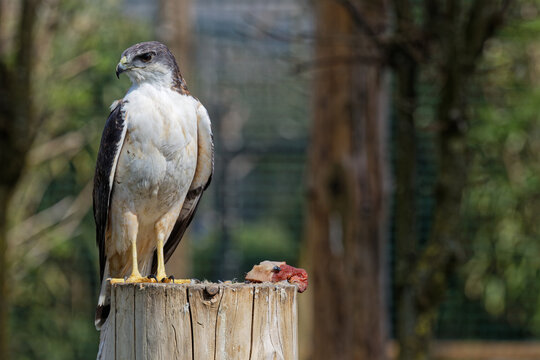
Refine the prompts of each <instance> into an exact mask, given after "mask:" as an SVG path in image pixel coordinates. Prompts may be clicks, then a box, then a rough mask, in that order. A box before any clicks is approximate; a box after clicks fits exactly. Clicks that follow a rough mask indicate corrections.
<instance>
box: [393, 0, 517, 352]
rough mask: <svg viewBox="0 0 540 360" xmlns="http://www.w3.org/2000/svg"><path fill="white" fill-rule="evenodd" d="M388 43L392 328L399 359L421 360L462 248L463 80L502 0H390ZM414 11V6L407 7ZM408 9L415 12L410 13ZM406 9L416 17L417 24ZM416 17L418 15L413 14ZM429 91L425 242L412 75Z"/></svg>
mask: <svg viewBox="0 0 540 360" xmlns="http://www.w3.org/2000/svg"><path fill="white" fill-rule="evenodd" d="M393 3H394V4H393V5H394V6H393V9H394V11H395V19H396V27H395V29H396V30H395V34H394V36H393V38H392V41H390V42H388V44H387V45H388V49H389V52H388V53H389V55H390V58H389V61H390V63H391V64H392V65H393V67H394V69H395V75H396V85H397V86H396V103H397V106H396V121H397V126H396V128H397V137H398V138H397V142H396V146H397V149H396V151H397V154H396V161H397V163H396V181H395V182H396V190H397V192H396V244H395V248H396V273H395V279H396V291H395V303H396V311H397V323H396V333H397V338H398V342H399V345H400V354H399V358H400V359H401V360H411V359H414V360H418V359H427V358H429V352H428V347H429V341H430V340H431V337H432V336H433V327H434V324H435V321H436V319H437V311H438V307H439V305H440V304H441V302H442V301H443V299H444V295H445V291H446V288H447V283H448V279H449V277H450V276H451V275H452V274H453V273H454V271H455V269H456V265H457V260H458V258H459V256H458V255H459V254H462V253H463V246H464V239H463V237H462V234H461V226H460V210H461V199H462V194H463V190H464V189H465V186H466V182H467V170H468V167H467V165H468V162H467V160H468V159H467V144H466V131H467V128H468V125H467V117H466V114H467V111H468V105H469V102H468V95H470V92H469V89H470V86H471V82H470V79H471V77H472V76H473V75H475V73H476V69H477V65H478V63H479V62H480V60H481V54H482V50H483V46H484V43H485V42H486V40H488V39H489V38H490V37H491V36H492V35H493V33H494V32H495V30H496V29H497V28H498V27H499V26H500V25H501V23H502V19H503V15H504V14H505V10H506V8H507V7H508V4H509V1H490V0H476V1H473V2H470V3H467V4H465V3H462V2H461V1H457V0H453V1H437V0H425V1H423V2H422V3H420V4H418V3H417V4H414V3H412V2H411V1H409V0H393ZM415 6H416V7H417V9H414V7H415ZM415 10H417V11H416V12H415ZM413 14H422V17H421V21H420V22H419V21H418V20H419V19H417V18H414V15H413ZM416 16H418V15H416ZM420 73H422V74H424V75H425V79H424V80H423V81H426V80H427V81H429V82H430V84H429V85H430V88H435V91H434V92H433V95H432V96H433V97H434V98H435V97H436V100H437V101H436V105H435V106H434V108H433V113H434V118H433V121H432V124H433V125H432V130H433V131H434V141H435V144H436V149H437V153H436V154H435V161H436V164H437V169H438V173H437V180H436V183H435V194H434V197H435V207H434V214H433V222H432V226H431V232H430V235H429V237H428V240H427V243H425V244H420V242H419V234H418V231H417V229H416V225H415V224H416V216H417V215H416V213H415V210H414V209H415V207H416V203H415V196H416V195H415V190H416V186H417V184H415V174H416V171H417V170H416V166H415V164H416V144H415V134H416V130H415V127H416V122H417V116H418V115H417V113H416V112H415V109H416V102H417V99H416V98H417V96H418V93H419V92H420V88H421V85H422V83H421V81H420V80H419V74H420Z"/></svg>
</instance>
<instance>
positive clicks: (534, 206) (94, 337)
mask: <svg viewBox="0 0 540 360" xmlns="http://www.w3.org/2000/svg"><path fill="white" fill-rule="evenodd" d="M539 10H540V1H538V0H467V1H464V0H386V1H380V0H311V1H309V0H273V1H262V0H227V1H224V0H198V1H189V0H176V1H175V0H161V1H155V2H149V1H144V0H115V1H105V0H20V1H18V0H0V359H93V358H95V356H96V353H97V345H98V336H99V333H98V332H97V331H96V330H95V328H94V321H93V318H94V309H95V305H96V302H97V296H98V290H99V272H98V255H97V248H96V245H95V228H94V221H93V216H92V198H91V193H92V184H93V182H92V178H93V172H94V165H95V161H96V155H97V151H98V146H99V140H100V136H101V131H102V129H103V126H104V123H105V120H106V118H107V116H108V107H109V105H110V104H111V103H112V102H113V101H114V100H115V99H119V98H121V97H122V96H123V95H124V94H125V92H126V91H127V89H128V88H129V86H130V84H129V80H128V79H127V78H126V77H121V79H120V80H117V79H116V77H115V74H114V69H115V66H116V64H117V62H118V61H119V57H120V54H121V53H122V51H123V50H124V49H126V48H127V47H129V46H130V45H132V44H134V43H136V42H141V41H148V40H154V39H156V40H159V41H162V42H164V43H166V44H167V45H168V46H169V47H170V48H171V50H172V51H173V53H174V54H175V55H176V57H177V60H178V63H179V66H180V68H181V71H182V73H183V75H184V77H185V78H186V80H187V83H188V86H189V88H190V91H191V93H192V94H194V96H196V97H197V98H198V99H200V100H201V102H202V103H203V104H204V105H205V106H206V108H207V109H208V112H209V114H210V117H211V119H212V121H213V130H214V135H215V145H216V159H215V164H216V165H215V172H214V177H213V180H212V184H211V186H210V187H209V189H208V190H207V191H206V192H205V195H204V196H203V201H202V204H201V206H200V207H199V210H198V212H197V215H196V216H195V219H194V222H193V223H192V225H191V226H190V230H189V231H188V234H187V235H186V237H185V238H184V240H183V241H182V243H181V245H180V246H179V248H178V250H177V251H176V253H175V255H174V256H173V258H172V259H171V261H170V262H169V264H168V272H171V273H173V274H174V275H175V276H176V277H190V278H198V279H208V280H211V281H218V280H230V279H236V280H238V281H243V277H244V275H245V273H246V272H247V271H248V270H249V269H250V268H251V267H252V266H253V265H254V264H256V263H258V262H260V261H262V260H267V259H269V260H285V261H287V263H289V264H291V265H294V266H298V267H304V268H306V269H307V271H308V273H309V275H310V286H309V288H308V290H307V292H305V293H304V294H301V295H300V296H299V312H300V331H299V343H300V358H301V359H302V360H307V359H390V358H392V359H401V360H408V359H539V358H540V341H538V338H539V336H540V296H539V294H540V281H539V279H540V221H538V216H539V215H538V214H539V213H540V118H539V115H538V114H539V110H540V85H539V80H540V17H539V14H538V11H539Z"/></svg>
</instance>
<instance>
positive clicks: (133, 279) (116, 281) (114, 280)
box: [109, 276, 191, 284]
mask: <svg viewBox="0 0 540 360" xmlns="http://www.w3.org/2000/svg"><path fill="white" fill-rule="evenodd" d="M109 282H110V283H111V284H127V283H158V282H160V283H170V284H189V283H191V280H190V279H172V278H162V279H161V281H157V280H156V278H155V277H153V276H152V277H142V276H138V277H137V276H130V277H128V278H127V279H122V278H109Z"/></svg>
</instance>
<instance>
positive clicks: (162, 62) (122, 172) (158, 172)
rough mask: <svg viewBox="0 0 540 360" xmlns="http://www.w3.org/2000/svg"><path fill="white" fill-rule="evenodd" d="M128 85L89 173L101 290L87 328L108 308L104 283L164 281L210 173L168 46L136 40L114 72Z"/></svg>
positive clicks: (200, 119)
mask: <svg viewBox="0 0 540 360" xmlns="http://www.w3.org/2000/svg"><path fill="white" fill-rule="evenodd" d="M122 73H125V74H126V75H127V76H128V77H129V78H130V80H131V82H132V86H131V88H130V89H129V90H128V92H127V93H126V95H125V96H124V98H123V99H121V100H117V101H115V102H114V103H113V105H112V106H111V113H110V115H109V118H108V119H107V122H106V123H105V129H104V130H103V135H102V138H101V144H100V147H99V153H98V157H97V164H96V172H95V176H94V191H93V198H94V219H95V222H96V240H97V245H98V247H99V264H100V279H101V292H100V296H99V300H98V306H97V309H96V318H95V325H96V328H97V329H100V328H101V326H102V325H103V324H104V322H105V320H106V319H107V316H108V314H109V311H110V286H108V281H107V279H109V278H124V279H125V281H126V282H148V281H160V282H169V281H171V280H170V279H171V278H167V275H166V274H165V263H166V262H167V260H168V259H169V258H170V257H171V255H172V253H173V252H174V250H175V249H176V247H177V246H178V243H179V242H180V240H181V239H182V236H183V234H184V232H185V231H186V228H187V227H188V225H189V223H190V222H191V220H192V218H193V215H194V213H195V210H196V208H197V205H198V203H199V200H200V198H201V195H202V193H203V191H204V190H205V189H206V188H207V187H208V185H209V183H210V179H211V177H212V171H213V140H212V131H211V126H210V118H209V117H208V113H207V111H206V109H205V108H204V106H203V105H202V104H201V103H200V102H199V101H198V100H197V99H196V98H194V97H193V96H191V95H190V93H189V91H188V89H187V86H186V83H185V81H184V79H183V77H182V75H181V74H180V71H179V69H178V65H177V63H176V60H175V58H174V56H173V54H172V53H171V52H170V51H169V49H168V48H167V47H166V46H165V45H163V44H161V43H159V42H157V41H150V42H143V43H139V44H135V45H133V46H131V47H130V48H128V49H126V50H125V51H124V52H123V53H122V55H121V59H120V62H119V63H118V65H117V67H116V76H117V77H119V76H120V74H122Z"/></svg>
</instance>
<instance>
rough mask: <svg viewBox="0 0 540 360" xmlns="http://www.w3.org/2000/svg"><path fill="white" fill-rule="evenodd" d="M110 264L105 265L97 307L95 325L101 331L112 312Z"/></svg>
mask: <svg viewBox="0 0 540 360" xmlns="http://www.w3.org/2000/svg"><path fill="white" fill-rule="evenodd" d="M109 277H110V275H109V262H108V261H107V262H106V263H105V271H104V272H103V279H102V280H101V290H100V292H99V299H98V304H97V307H96V318H95V321H94V324H95V325H96V329H98V330H101V327H102V326H103V324H104V323H105V320H107V317H108V316H109V312H110V311H111V289H110V286H109V282H108V281H107V279H109Z"/></svg>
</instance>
